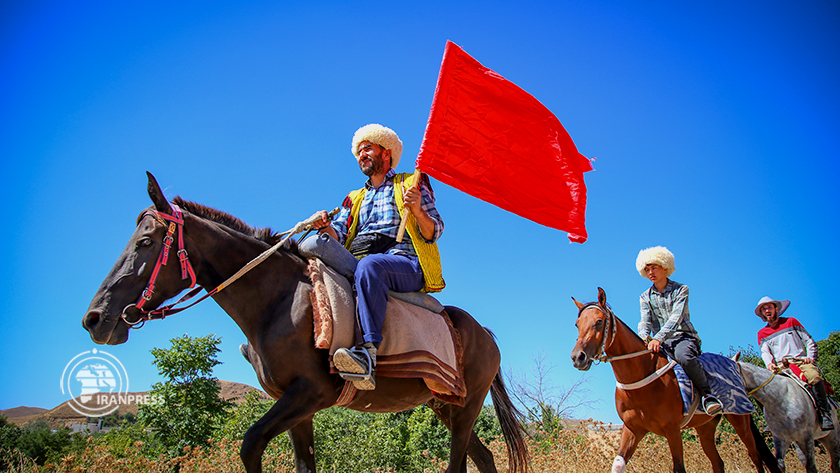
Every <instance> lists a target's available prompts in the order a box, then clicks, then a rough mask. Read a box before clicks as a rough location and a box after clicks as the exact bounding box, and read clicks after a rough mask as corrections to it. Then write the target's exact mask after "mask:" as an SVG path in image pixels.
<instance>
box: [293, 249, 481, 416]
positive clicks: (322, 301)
mask: <svg viewBox="0 0 840 473" xmlns="http://www.w3.org/2000/svg"><path fill="white" fill-rule="evenodd" d="M308 272H309V277H310V280H311V281H312V286H313V289H312V293H311V294H310V298H311V300H312V312H313V318H314V339H315V341H314V343H315V347H316V348H321V349H327V350H329V353H330V358H329V359H330V371H331V372H333V373H337V371H336V370H335V366H334V365H333V363H332V355H333V353H335V351H336V350H337V349H339V348H349V347H353V346H354V345H355V342H356V329H355V325H356V303H355V299H354V297H353V289H352V287H351V286H350V282H349V281H348V280H347V278H345V277H344V276H341V275H340V274H338V272H336V271H335V270H334V269H332V268H331V267H329V266H327V265H326V264H324V262H322V261H321V260H320V259H317V258H312V259H310V260H309V268H308ZM382 338H383V341H382V343H381V344H380V346H379V349H378V350H377V352H376V376H377V377H378V378H381V377H385V378H389V377H390V378H421V379H423V381H424V382H425V383H426V385H427V386H428V387H429V389H430V390H431V391H432V394H433V395H434V396H435V397H436V398H438V399H440V400H442V401H445V402H449V403H454V404H459V405H463V402H464V398H465V396H466V386H465V384H464V380H463V376H462V368H461V361H462V356H463V348H462V346H461V337H460V334H459V333H458V331H457V330H456V329H455V327H453V325H452V322H451V320H450V319H449V316H448V315H447V314H446V311H445V310H444V308H443V305H441V304H440V302H438V301H437V299H435V298H434V297H432V296H429V295H428V294H422V293H394V292H391V293H389V298H388V307H387V310H386V313H385V321H384V324H383V327H382Z"/></svg>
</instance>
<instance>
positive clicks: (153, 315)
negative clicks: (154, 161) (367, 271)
mask: <svg viewBox="0 0 840 473" xmlns="http://www.w3.org/2000/svg"><path fill="white" fill-rule="evenodd" d="M170 207H172V214H171V215H170V214H166V213H164V212H161V211H159V210H155V209H149V210H146V212H144V213H143V215H142V216H141V217H140V219H141V220H142V219H143V218H145V217H147V216H151V217H152V218H154V219H155V220H157V221H159V222H161V223H164V224H165V222H167V221H168V222H169V227H168V228H167V231H166V236H165V237H163V247H162V248H161V249H160V254H159V255H158V259H157V262H156V263H155V268H154V270H152V276H151V277H150V278H149V282H148V283H147V284H146V288H145V289H143V292H142V293H141V294H140V298H139V299H138V300H137V302H135V303H134V304H129V305H127V306H125V308H123V311H122V314H121V315H120V318H122V319H123V321H124V322H125V323H126V324H128V326H129V328H134V329H139V328H140V327H142V326H143V325H144V324H145V323H146V321H147V320H152V319H164V318H166V317H168V316H170V315H173V314H177V313H178V312H182V311H184V310H187V309H189V308H190V307H192V306H194V305H196V304H198V303H199V302H201V301H203V300H204V299H207V298H208V297H212V296H214V295H215V294H217V293H219V292H220V291H221V290H222V289H224V288H226V287H227V286H229V285H230V284H232V283H233V282H234V281H236V280H237V279H239V278H240V277H242V276H243V275H244V274H245V273H247V272H248V271H250V270H251V269H253V268H254V267H255V266H257V265H258V264H260V263H262V262H263V261H265V260H266V259H267V258H268V257H269V256H271V255H272V254H274V252H276V251H277V250H278V249H280V247H282V246H283V245H284V244H285V243H286V242H287V241H288V240H289V238H291V237H292V235H295V234H297V233H300V232H302V231H307V232H309V230H311V229H312V226H313V224H314V223H315V222H317V221H319V220H320V216H317V217H315V216H313V217H310V218H308V219H306V220H304V221H302V222H298V223H297V224H296V225H295V226H294V227H293V228H292V229H291V230H288V231H285V232H283V233H280V234H279V236H285V237H284V238H283V239H281V240H280V241H279V242H278V243H276V244H275V245H274V246H272V247H271V248H269V249H267V250H265V251H263V252H262V253H261V254H260V255H258V256H257V257H256V258H254V259H252V260H251V261H250V262H248V264H246V265H245V266H243V267H242V268H241V269H240V270H239V271H237V272H236V273H235V274H234V275H233V276H231V277H229V278H228V279H227V280H225V281H224V282H223V283H221V284H219V285H218V286H216V287H215V288H213V290H212V291H208V292H207V294H205V295H203V296H201V297H200V298H199V299H198V300H196V301H194V302H193V303H191V304H190V305H188V306H185V307H179V308H177V309H176V308H175V306H177V305H179V304H181V303H183V302H186V301H187V300H189V299H192V298H193V297H195V295H196V294H198V293H199V292H201V290H202V289H204V288H203V287H202V286H198V287H196V285H195V283H196V278H195V271H194V270H193V266H192V264H191V263H190V259H189V255H188V254H187V250H186V248H185V246H184V215H183V212H181V209H180V208H179V207H178V206H177V205H175V204H173V203H170ZM339 210H340V209H339V208H335V209H333V210H332V211H331V212H328V213H327V216H328V217H332V216H333V215H335V214H337V213H338V211H339ZM176 231H177V232H178V259H179V260H180V263H181V279H187V277H189V278H190V286H189V287H188V288H187V289H191V291H190V292H188V293H186V294H184V296H183V297H181V298H180V299H178V300H177V301H176V302H174V303H172V304H169V305H166V306H163V307H160V308H158V309H155V310H143V306H144V305H145V304H146V302H148V301H149V300H150V299H151V298H152V295H153V294H154V291H155V281H157V277H158V274H159V273H160V270H161V268H163V267H164V266H166V263H167V262H169V252H170V250H171V248H172V243H173V242H174V241H175V238H174V236H173V235H174V234H175V232H176ZM304 236H306V235H304ZM131 308H135V309H136V310H138V311H139V312H140V314H141V315H140V316H139V317H138V318H137V319H136V320H129V319H128V315H127V314H126V311H127V310H129V309H131Z"/></svg>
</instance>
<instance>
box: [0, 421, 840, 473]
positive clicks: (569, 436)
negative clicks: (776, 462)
mask: <svg viewBox="0 0 840 473" xmlns="http://www.w3.org/2000/svg"><path fill="white" fill-rule="evenodd" d="M718 435H719V438H720V442H719V445H718V450H719V451H720V454H721V457H723V460H724V462H725V463H726V471H728V472H751V471H755V469H754V468H753V466H752V462H751V461H750V459H749V457H748V456H747V453H746V449H745V448H744V446H743V444H742V443H741V441H740V439H738V438H737V437H736V436H735V435H733V434H729V433H726V432H719V433H718ZM240 444H241V442H240V441H227V440H225V441H221V442H217V443H215V444H213V445H212V446H211V448H207V449H186V450H185V451H184V452H183V455H181V456H179V457H176V458H163V457H160V458H156V459H149V458H142V457H136V456H131V455H130V452H125V453H127V454H129V455H127V456H126V457H124V458H121V457H119V456H115V455H113V454H111V453H109V452H108V451H107V449H106V448H105V447H103V446H101V445H96V444H91V445H90V446H89V447H88V448H87V450H86V451H85V452H84V453H82V454H80V455H70V456H68V457H66V458H64V459H63V460H62V461H61V462H60V463H59V464H52V465H46V466H45V467H37V466H35V465H32V464H31V463H29V464H19V465H17V466H13V467H12V469H11V470H9V471H13V472H39V473H40V472H57V473H58V472H61V473H82V472H92V471H96V472H101V473H117V472H120V473H121V472H137V473H170V472H173V471H179V472H195V473H199V472H201V473H203V472H221V473H233V472H244V471H245V469H244V468H243V466H242V462H241V461H240V460H239V446H240ZM618 444H619V435H618V432H615V431H607V430H605V429H603V428H600V427H599V426H598V425H591V426H589V428H586V427H583V428H579V429H566V430H563V431H561V432H560V433H559V434H557V435H556V436H555V437H554V438H552V439H550V440H545V439H544V440H542V441H537V440H534V439H531V440H529V450H530V452H531V470H532V472H534V473H543V472H546V473H548V472H551V473H565V472H570V473H572V472H573V473H580V472H593V471H603V472H607V471H609V470H610V467H611V465H612V462H613V459H614V458H615V455H616V452H617V450H618ZM684 445H685V462H686V469H687V471H689V472H704V471H709V463H708V460H707V459H706V456H705V455H704V454H703V451H702V450H701V448H700V443H699V442H685V443H684ZM135 447H136V445H135ZM490 449H491V450H492V451H493V455H494V456H495V458H496V459H497V463H498V464H499V465H498V466H499V470H500V471H505V468H506V464H505V458H506V457H507V452H506V450H505V446H504V443H503V442H501V441H495V442H493V443H492V444H491V445H490ZM786 462H787V467H788V469H787V471H788V472H803V471H804V468H803V467H802V464H801V463H800V462H799V460H798V459H797V458H796V456H795V455H794V454H793V452H790V453H789V454H788V456H787V458H786ZM435 463H436V466H437V467H438V468H439V470H436V471H443V469H444V468H445V466H446V465H445V463H444V462H435ZM829 465H830V460H829V458H828V455H827V454H825V453H818V454H817V468H818V470H819V471H829V470H830V466H829ZM263 467H264V471H266V472H272V473H293V472H294V466H293V458H292V454H291V452H288V453H283V454H280V455H276V456H272V457H268V456H266V458H264V460H263ZM470 471H471V472H472V471H475V470H474V469H473V468H470ZM650 471H671V454H670V451H669V450H668V445H667V443H666V442H665V440H664V439H663V438H661V437H655V436H652V435H648V436H646V437H645V439H644V440H643V441H642V443H641V445H640V446H639V448H638V449H637V450H636V454H635V455H634V456H633V459H632V460H631V461H630V463H629V464H628V466H627V470H626V472H627V473H636V472H650Z"/></svg>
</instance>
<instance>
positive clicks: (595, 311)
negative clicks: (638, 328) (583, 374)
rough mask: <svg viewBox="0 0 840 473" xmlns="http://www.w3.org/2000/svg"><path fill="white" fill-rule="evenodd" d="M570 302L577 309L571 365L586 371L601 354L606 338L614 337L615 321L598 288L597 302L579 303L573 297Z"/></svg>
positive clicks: (603, 294)
mask: <svg viewBox="0 0 840 473" xmlns="http://www.w3.org/2000/svg"><path fill="white" fill-rule="evenodd" d="M572 300H573V301H574V302H575V305H576V306H577V308H578V317H577V322H575V326H576V327H577V329H578V338H577V343H575V348H574V349H573V350H572V363H573V364H574V365H575V368H577V369H579V370H581V371H586V370H588V369H589V367H590V366H592V362H593V361H594V360H595V359H597V358H598V357H600V356H601V355H602V354H603V352H604V350H605V349H606V345H607V341H608V340H607V338H608V337H610V338H611V337H614V334H615V332H614V330H615V324H616V321H615V320H614V318H615V316H614V315H612V311H611V310H610V308H609V306H608V305H607V294H606V293H605V292H604V290H603V289H601V288H600V287H599V288H598V302H589V303H581V302H578V301H577V300H575V298H574V297H573V298H572ZM610 326H612V328H611V327H610ZM608 332H609V333H608Z"/></svg>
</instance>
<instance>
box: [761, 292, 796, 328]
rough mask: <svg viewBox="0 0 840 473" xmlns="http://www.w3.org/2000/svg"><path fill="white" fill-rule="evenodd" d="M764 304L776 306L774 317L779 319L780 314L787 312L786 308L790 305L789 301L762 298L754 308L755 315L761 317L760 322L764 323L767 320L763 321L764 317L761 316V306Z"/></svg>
mask: <svg viewBox="0 0 840 473" xmlns="http://www.w3.org/2000/svg"><path fill="white" fill-rule="evenodd" d="M764 304H773V305H774V306H776V311H777V312H776V315H778V316H779V317H781V316H782V314H783V313H784V312H785V311H786V310H787V308H788V306H789V305H790V301H776V300H773V299H770V298H769V297H767V296H764V297H762V298H761V300H760V301H758V304H756V306H755V315H757V316H759V317H761V320H763V321H765V322H766V321H767V319H765V318H764V316H763V315H761V306H763V305H764Z"/></svg>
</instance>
